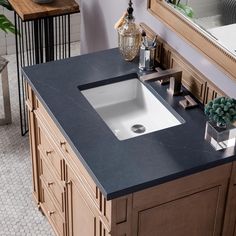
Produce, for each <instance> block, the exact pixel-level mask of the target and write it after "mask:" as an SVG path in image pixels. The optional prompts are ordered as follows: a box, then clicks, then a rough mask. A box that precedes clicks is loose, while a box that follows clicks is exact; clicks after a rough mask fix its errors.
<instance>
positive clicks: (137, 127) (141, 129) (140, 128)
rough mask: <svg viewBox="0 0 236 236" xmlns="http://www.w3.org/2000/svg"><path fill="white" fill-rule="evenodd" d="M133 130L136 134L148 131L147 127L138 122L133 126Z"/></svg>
mask: <svg viewBox="0 0 236 236" xmlns="http://www.w3.org/2000/svg"><path fill="white" fill-rule="evenodd" d="M131 130H132V131H133V132H134V133H136V134H142V133H144V132H145V131H146V128H145V127H144V126H143V125H140V124H136V125H133V126H132V127H131Z"/></svg>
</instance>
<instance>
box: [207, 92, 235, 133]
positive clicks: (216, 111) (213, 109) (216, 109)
mask: <svg viewBox="0 0 236 236" xmlns="http://www.w3.org/2000/svg"><path fill="white" fill-rule="evenodd" d="M205 114H206V115H207V116H208V118H209V120H210V121H211V122H212V123H213V125H215V126H217V127H219V128H226V127H227V125H229V124H232V123H234V122H235V121H236V99H233V98H227V97H219V98H216V99H214V100H213V101H210V102H209V103H208V104H207V105H206V106H205Z"/></svg>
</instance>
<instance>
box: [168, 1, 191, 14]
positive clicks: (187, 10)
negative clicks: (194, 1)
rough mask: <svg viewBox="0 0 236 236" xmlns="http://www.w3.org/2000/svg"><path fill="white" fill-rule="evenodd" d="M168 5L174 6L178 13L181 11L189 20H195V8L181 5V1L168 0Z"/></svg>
mask: <svg viewBox="0 0 236 236" xmlns="http://www.w3.org/2000/svg"><path fill="white" fill-rule="evenodd" d="M166 1H167V2H168V3H170V4H172V5H173V6H174V7H175V8H176V9H177V10H178V11H180V12H181V13H182V14H184V15H185V16H187V17H189V18H193V16H194V11H193V8H192V7H190V6H188V5H186V4H184V3H181V2H180V0H178V1H177V0H166Z"/></svg>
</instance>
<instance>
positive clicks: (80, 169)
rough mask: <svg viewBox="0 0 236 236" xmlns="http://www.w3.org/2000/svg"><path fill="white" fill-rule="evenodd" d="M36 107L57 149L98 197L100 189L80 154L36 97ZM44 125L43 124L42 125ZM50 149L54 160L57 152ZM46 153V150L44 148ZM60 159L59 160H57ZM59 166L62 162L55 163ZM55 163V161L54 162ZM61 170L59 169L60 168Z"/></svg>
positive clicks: (90, 191)
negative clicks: (73, 148) (80, 158)
mask: <svg viewBox="0 0 236 236" xmlns="http://www.w3.org/2000/svg"><path fill="white" fill-rule="evenodd" d="M36 107H37V110H36V111H35V112H36V116H37V117H38V118H39V119H40V120H42V122H44V123H43V124H44V125H43V126H45V131H46V130H47V133H48V135H49V133H50V135H51V138H52V140H53V143H54V144H55V145H56V147H57V150H60V152H61V153H62V154H63V156H64V157H65V158H66V159H67V161H68V162H69V163H70V164H71V165H73V166H76V169H77V170H76V172H77V173H78V176H79V177H80V178H81V179H82V180H83V182H84V183H85V185H86V188H87V190H88V192H89V193H90V195H92V197H93V199H97V198H98V189H97V186H96V184H95V183H94V181H93V179H92V178H91V177H90V175H89V174H88V172H87V170H86V169H85V168H84V166H83V164H82V163H81V161H80V160H79V154H75V153H74V151H73V150H72V148H71V146H70V145H69V144H68V142H67V141H66V140H65V138H64V136H63V135H62V133H61V131H60V130H59V129H58V127H57V126H56V124H55V123H54V121H53V120H52V118H51V117H50V116H49V114H48V112H47V111H46V110H45V108H44V107H43V105H42V104H41V103H40V101H39V100H38V99H36ZM41 126H42V125H41ZM42 135H44V136H43V139H44V138H45V140H46V139H48V138H47V137H45V132H44V133H43V134H42ZM43 142H44V145H46V146H47V144H46V143H45V142H47V140H46V141H43ZM48 150H49V151H48V152H47V156H48V157H50V159H51V161H52V162H53V161H56V160H54V155H55V154H56V152H55V150H53V151H52V152H50V148H49V149H48ZM44 153H45V150H44ZM57 161H58V160H57ZM55 164H56V166H57V169H58V168H60V165H61V163H55ZM52 165H54V163H52ZM58 170H59V169H58Z"/></svg>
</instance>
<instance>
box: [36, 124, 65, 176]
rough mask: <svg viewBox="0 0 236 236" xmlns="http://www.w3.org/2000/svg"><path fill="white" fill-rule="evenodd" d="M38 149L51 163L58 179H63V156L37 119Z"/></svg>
mask: <svg viewBox="0 0 236 236" xmlns="http://www.w3.org/2000/svg"><path fill="white" fill-rule="evenodd" d="M38 149H39V151H40V152H41V153H42V154H43V156H44V158H45V160H46V161H47V162H48V163H50V164H51V168H52V170H53V171H54V172H55V175H56V176H57V178H58V179H60V180H63V164H62V163H63V157H62V156H61V155H60V153H59V152H58V151H57V148H56V147H55V146H54V145H53V142H52V141H50V136H49V134H48V133H47V131H46V129H45V128H43V125H42V124H41V122H40V121H39V120H38Z"/></svg>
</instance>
